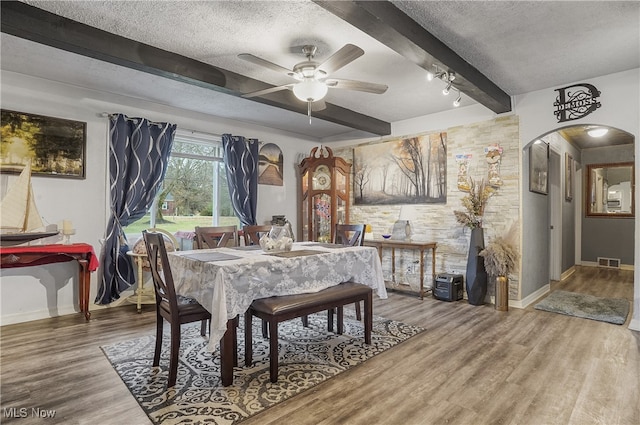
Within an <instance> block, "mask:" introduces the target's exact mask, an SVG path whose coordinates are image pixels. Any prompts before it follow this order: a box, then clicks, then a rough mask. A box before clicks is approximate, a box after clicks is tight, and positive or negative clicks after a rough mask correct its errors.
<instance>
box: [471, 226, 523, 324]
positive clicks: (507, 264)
mask: <svg viewBox="0 0 640 425" xmlns="http://www.w3.org/2000/svg"><path fill="white" fill-rule="evenodd" d="M479 255H480V256H481V257H483V258H484V267H485V269H486V271H487V273H488V274H489V275H490V276H495V278H496V303H495V309H496V310H498V311H507V310H509V274H511V272H512V271H513V270H514V269H515V267H516V263H517V261H518V254H517V253H516V250H515V249H514V247H513V245H511V243H509V242H508V241H507V240H506V239H505V238H503V237H497V238H494V239H492V240H491V241H490V242H489V243H488V244H487V246H486V247H485V248H484V249H483V250H482V251H480V253H479Z"/></svg>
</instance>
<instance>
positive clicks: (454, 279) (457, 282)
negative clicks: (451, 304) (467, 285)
mask: <svg viewBox="0 0 640 425" xmlns="http://www.w3.org/2000/svg"><path fill="white" fill-rule="evenodd" d="M463 291H464V279H463V277H462V275H461V274H451V273H440V274H438V275H436V281H435V282H434V283H433V291H432V292H433V298H436V299H438V300H441V301H458V300H461V299H462V297H463Z"/></svg>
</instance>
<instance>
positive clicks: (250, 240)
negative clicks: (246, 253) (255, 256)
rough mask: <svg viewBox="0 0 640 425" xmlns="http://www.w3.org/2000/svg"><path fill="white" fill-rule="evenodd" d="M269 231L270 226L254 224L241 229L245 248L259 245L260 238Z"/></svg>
mask: <svg viewBox="0 0 640 425" xmlns="http://www.w3.org/2000/svg"><path fill="white" fill-rule="evenodd" d="M270 231H271V225H270V224H265V225H262V224H256V225H250V226H243V227H242V234H243V236H244V244H245V246H249V245H260V238H261V237H262V236H263V235H265V234H267V233H269V232H270Z"/></svg>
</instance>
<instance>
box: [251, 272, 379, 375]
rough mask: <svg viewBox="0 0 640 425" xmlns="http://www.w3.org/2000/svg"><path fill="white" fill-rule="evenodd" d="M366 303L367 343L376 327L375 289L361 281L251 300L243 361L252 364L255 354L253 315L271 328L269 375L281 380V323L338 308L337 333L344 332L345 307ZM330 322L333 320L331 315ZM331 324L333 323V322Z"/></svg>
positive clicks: (365, 336)
mask: <svg viewBox="0 0 640 425" xmlns="http://www.w3.org/2000/svg"><path fill="white" fill-rule="evenodd" d="M360 301H363V302H364V342H365V344H371V328H372V326H373V290H372V289H371V288H370V287H368V286H366V285H363V284H361V283H355V282H345V283H341V284H339V285H336V286H332V287H330V288H327V289H323V290H322V291H319V292H314V293H308V294H296V295H285V296H280V297H270V298H260V299H257V300H254V301H253V303H251V307H249V309H248V310H247V311H246V313H245V327H244V344H245V355H244V362H245V365H246V366H249V365H250V364H251V362H252V357H253V349H252V345H253V341H252V329H251V328H252V326H251V325H252V324H251V321H252V316H256V317H259V318H260V319H262V320H263V321H266V322H267V323H268V327H269V375H270V378H271V382H277V381H278V323H280V322H284V321H285V320H291V319H295V318H297V317H304V316H307V315H309V314H312V313H317V312H319V311H325V310H328V311H333V309H334V308H336V309H337V328H338V329H337V333H338V334H342V332H343V327H344V326H343V306H344V305H346V304H351V303H356V302H360ZM329 320H330V323H331V324H332V323H333V319H332V317H331V315H330V317H329ZM330 326H332V325H330Z"/></svg>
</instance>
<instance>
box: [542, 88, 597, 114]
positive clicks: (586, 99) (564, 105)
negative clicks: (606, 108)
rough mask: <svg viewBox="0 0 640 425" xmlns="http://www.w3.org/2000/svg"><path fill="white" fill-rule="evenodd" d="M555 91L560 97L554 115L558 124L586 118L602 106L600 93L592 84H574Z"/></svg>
mask: <svg viewBox="0 0 640 425" xmlns="http://www.w3.org/2000/svg"><path fill="white" fill-rule="evenodd" d="M555 91H557V92H558V96H557V97H556V101H555V102H553V106H555V108H556V109H555V112H554V113H555V115H556V118H557V119H558V122H565V121H572V120H577V119H580V118H583V117H586V116H587V115H589V114H590V113H592V112H593V111H595V110H596V109H598V108H599V107H600V106H602V105H601V104H600V102H598V96H600V91H599V90H598V89H597V88H595V86H593V85H591V84H587V83H580V84H574V85H572V86H567V87H563V88H561V89H556V90H555Z"/></svg>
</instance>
